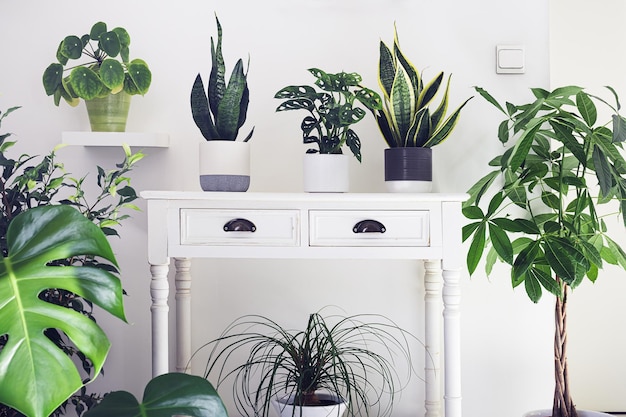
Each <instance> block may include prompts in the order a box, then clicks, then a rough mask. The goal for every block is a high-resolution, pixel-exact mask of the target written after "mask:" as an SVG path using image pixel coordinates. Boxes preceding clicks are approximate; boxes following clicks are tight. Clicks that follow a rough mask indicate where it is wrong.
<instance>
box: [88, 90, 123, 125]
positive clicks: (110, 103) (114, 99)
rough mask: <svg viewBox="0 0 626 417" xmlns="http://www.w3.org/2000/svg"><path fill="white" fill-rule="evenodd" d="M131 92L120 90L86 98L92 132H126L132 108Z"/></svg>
mask: <svg viewBox="0 0 626 417" xmlns="http://www.w3.org/2000/svg"><path fill="white" fill-rule="evenodd" d="M130 98H131V96H130V94H128V93H126V92H124V91H120V92H119V93H117V94H109V95H108V96H106V97H103V98H94V99H93V100H85V106H86V107H87V115H88V116H89V123H90V124H91V131H92V132H124V131H126V120H127V119H128V109H129V108H130Z"/></svg>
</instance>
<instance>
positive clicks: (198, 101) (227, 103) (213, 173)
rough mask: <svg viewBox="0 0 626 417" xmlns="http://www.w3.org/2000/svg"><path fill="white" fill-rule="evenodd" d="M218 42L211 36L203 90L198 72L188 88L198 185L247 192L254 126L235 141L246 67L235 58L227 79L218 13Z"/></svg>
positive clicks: (244, 100)
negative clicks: (200, 139)
mask: <svg viewBox="0 0 626 417" xmlns="http://www.w3.org/2000/svg"><path fill="white" fill-rule="evenodd" d="M215 22H216V24H217V45H216V44H215V43H214V41H213V37H211V64H212V66H211V73H210V75H209V83H208V88H207V90H205V87H204V83H203V81H202V76H201V75H200V74H198V75H197V76H196V79H195V81H194V83H193V86H192V88H191V115H192V117H193V120H194V122H195V123H196V126H198V129H200V132H201V133H202V136H204V138H205V139H206V141H205V142H202V143H200V152H199V156H200V161H199V170H200V186H201V187H202V189H203V190H204V191H247V190H248V187H249V186H250V146H249V143H248V141H249V140H250V138H252V133H253V132H254V128H252V129H251V130H250V132H249V133H248V134H247V136H245V137H244V138H243V139H242V140H240V141H237V138H238V136H239V129H240V128H241V127H242V126H243V125H244V123H245V121H246V116H247V113H248V103H249V101H250V92H249V90H248V81H247V72H248V71H247V69H246V72H244V67H243V60H242V59H241V58H240V59H239V60H237V63H236V64H235V67H234V68H233V71H232V73H231V75H230V79H229V80H228V83H227V82H226V78H225V75H226V67H225V64H224V57H223V55H222V25H221V24H220V21H219V19H218V18H217V15H216V16H215Z"/></svg>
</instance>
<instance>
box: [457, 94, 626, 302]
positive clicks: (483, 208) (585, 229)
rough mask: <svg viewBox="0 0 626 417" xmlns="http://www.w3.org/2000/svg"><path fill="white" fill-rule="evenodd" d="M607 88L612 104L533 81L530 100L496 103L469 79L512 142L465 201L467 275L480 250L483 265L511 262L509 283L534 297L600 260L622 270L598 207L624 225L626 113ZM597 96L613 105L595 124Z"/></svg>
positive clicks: (625, 258)
mask: <svg viewBox="0 0 626 417" xmlns="http://www.w3.org/2000/svg"><path fill="white" fill-rule="evenodd" d="M608 89H609V91H610V92H611V93H612V95H613V97H614V99H615V104H614V105H611V104H609V103H608V102H607V101H605V100H603V99H601V98H599V97H597V96H593V95H591V94H589V93H587V92H586V91H585V90H584V89H582V88H580V87H576V86H567V87H562V88H557V89H555V90H554V91H546V90H543V89H538V88H536V89H533V90H532V92H533V94H534V96H535V100H534V101H533V102H530V103H527V104H522V105H513V104H511V103H507V104H506V106H502V105H500V104H499V103H498V102H497V100H496V99H495V98H493V97H492V96H491V95H490V94H489V93H488V92H487V91H485V90H484V89H482V88H478V87H476V91H477V92H478V93H480V94H481V96H482V97H484V98H485V99H486V100H487V101H488V102H490V103H491V104H493V105H494V106H495V107H496V108H498V109H499V110H500V111H502V112H503V113H504V114H505V115H506V120H504V121H503V122H502V123H501V124H500V127H499V129H498V137H499V139H500V141H501V142H502V143H503V144H507V143H508V142H509V141H510V140H511V139H513V138H514V140H513V143H512V146H510V147H508V148H507V149H506V150H505V151H504V153H503V154H502V155H500V156H498V157H496V158H494V159H493V160H492V161H491V162H490V165H491V166H493V167H496V169H495V170H494V171H492V172H490V173H489V174H487V175H485V176H484V177H483V178H481V179H480V180H479V181H478V182H477V183H476V184H475V185H474V186H472V187H471V189H470V190H469V194H470V198H469V200H468V201H467V202H465V204H464V207H463V213H464V215H465V217H467V218H468V219H470V220H471V222H470V223H469V224H467V225H466V226H465V227H464V228H463V240H470V241H471V243H470V247H469V251H468V254H467V267H468V269H469V272H470V274H472V273H474V272H475V270H476V268H477V266H478V264H479V262H480V260H481V259H482V258H483V256H484V257H485V259H486V261H487V262H486V269H487V271H488V272H489V271H491V268H492V267H493V264H494V263H495V262H496V261H497V260H500V261H502V262H504V263H506V264H508V265H510V267H511V282H512V284H513V286H514V287H516V286H518V285H520V284H522V283H523V284H524V287H525V289H526V292H527V294H528V297H529V298H530V299H531V300H532V301H533V302H537V301H538V300H539V299H540V297H541V295H542V293H543V291H544V290H546V291H548V292H549V293H552V294H554V295H556V296H558V297H561V296H562V295H563V294H564V291H565V290H566V287H571V288H575V287H577V286H578V285H579V284H580V283H581V282H582V281H583V279H584V278H585V277H587V278H588V279H590V280H591V281H595V279H596V278H597V275H598V270H599V269H602V267H603V265H604V263H608V264H615V265H619V266H621V267H622V268H626V254H625V253H624V251H623V250H622V249H621V248H620V247H619V245H617V243H616V242H615V241H614V240H612V239H611V238H610V237H609V236H608V234H607V226H606V224H605V221H604V219H603V216H602V215H601V214H600V213H599V212H598V209H597V207H596V206H597V205H599V204H604V203H609V202H616V203H618V209H619V211H620V212H621V217H620V222H622V223H624V224H626V210H625V209H626V161H625V160H624V159H623V157H622V154H621V151H622V142H623V141H624V140H625V136H624V133H625V132H626V120H625V119H624V118H623V117H622V116H620V115H619V113H618V111H619V108H620V104H619V99H618V96H617V94H616V93H615V91H614V90H613V89H612V88H610V87H608ZM597 104H602V105H603V106H607V107H608V108H609V109H610V110H611V111H612V112H613V113H614V115H613V116H612V118H611V120H610V121H609V122H607V123H605V124H598V123H597V119H598V110H597V107H596V105H597ZM485 200H488V203H487V202H485V203H484V204H482V203H483V201H485Z"/></svg>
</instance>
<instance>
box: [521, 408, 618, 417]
mask: <svg viewBox="0 0 626 417" xmlns="http://www.w3.org/2000/svg"><path fill="white" fill-rule="evenodd" d="M576 413H577V414H578V417H612V415H611V414H607V413H602V412H600V411H591V410H578V409H576ZM523 417H552V409H551V408H550V409H547V408H546V409H543V410H533V411H529V412H527V413H524V416H523Z"/></svg>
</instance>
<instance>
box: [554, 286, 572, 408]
mask: <svg viewBox="0 0 626 417" xmlns="http://www.w3.org/2000/svg"><path fill="white" fill-rule="evenodd" d="M557 281H560V280H559V279H558V278H557ZM560 284H561V288H563V291H562V297H556V308H555V311H554V319H555V332H554V379H555V388H554V402H553V404H552V417H577V416H578V415H577V413H576V407H575V406H574V402H573V401H572V397H571V394H570V385H569V375H568V369H567V291H568V289H569V288H568V286H567V284H565V283H560Z"/></svg>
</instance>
